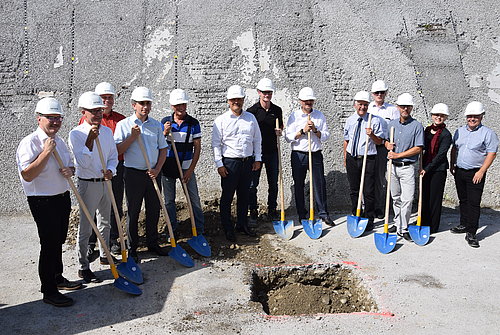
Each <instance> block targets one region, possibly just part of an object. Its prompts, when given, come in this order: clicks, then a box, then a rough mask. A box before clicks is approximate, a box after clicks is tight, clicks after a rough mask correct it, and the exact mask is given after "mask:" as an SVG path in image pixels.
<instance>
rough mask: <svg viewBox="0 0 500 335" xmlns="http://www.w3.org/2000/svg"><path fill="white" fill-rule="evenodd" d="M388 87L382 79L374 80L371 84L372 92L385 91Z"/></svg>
mask: <svg viewBox="0 0 500 335" xmlns="http://www.w3.org/2000/svg"><path fill="white" fill-rule="evenodd" d="M388 89H389V87H388V86H387V84H386V83H385V81H383V80H375V81H374V82H373V84H372V93H375V92H385V91H387V90H388Z"/></svg>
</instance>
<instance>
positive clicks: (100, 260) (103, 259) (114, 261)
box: [99, 256, 121, 265]
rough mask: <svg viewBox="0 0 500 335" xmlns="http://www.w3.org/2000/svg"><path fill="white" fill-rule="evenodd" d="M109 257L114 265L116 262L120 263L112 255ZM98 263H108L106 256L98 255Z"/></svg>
mask: <svg viewBox="0 0 500 335" xmlns="http://www.w3.org/2000/svg"><path fill="white" fill-rule="evenodd" d="M111 259H112V260H113V263H115V265H117V264H120V263H121V262H120V261H119V260H117V259H116V258H115V257H114V256H111ZM99 263H101V265H109V262H108V257H99Z"/></svg>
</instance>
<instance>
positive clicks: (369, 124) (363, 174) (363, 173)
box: [356, 114, 372, 217]
mask: <svg viewBox="0 0 500 335" xmlns="http://www.w3.org/2000/svg"><path fill="white" fill-rule="evenodd" d="M371 125H372V114H368V127H367V128H370V127H371ZM368 140H369V136H368V135H366V142H365V154H364V156H363V167H362V168H361V182H360V185H359V193H358V206H357V207H356V216H358V217H359V216H361V200H362V199H363V189H364V186H365V172H366V160H367V158H368Z"/></svg>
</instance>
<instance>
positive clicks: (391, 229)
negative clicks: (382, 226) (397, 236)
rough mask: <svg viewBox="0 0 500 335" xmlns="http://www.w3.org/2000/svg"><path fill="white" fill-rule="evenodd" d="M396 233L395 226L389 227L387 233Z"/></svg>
mask: <svg viewBox="0 0 500 335" xmlns="http://www.w3.org/2000/svg"><path fill="white" fill-rule="evenodd" d="M397 231H398V228H396V226H390V227H389V233H395V232H397Z"/></svg>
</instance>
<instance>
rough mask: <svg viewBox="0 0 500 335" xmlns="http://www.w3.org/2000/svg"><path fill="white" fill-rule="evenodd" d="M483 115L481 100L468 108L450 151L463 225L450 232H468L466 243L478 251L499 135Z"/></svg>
mask: <svg viewBox="0 0 500 335" xmlns="http://www.w3.org/2000/svg"><path fill="white" fill-rule="evenodd" d="M484 114H485V109H484V106H483V104H482V103H480V102H479V101H472V102H471V103H469V104H468V105H467V108H466V109H465V117H466V119H467V124H466V125H465V126H462V127H460V128H458V129H457V130H456V131H455V134H454V135H453V146H452V148H451V164H450V172H451V174H453V175H454V176H455V186H456V188H457V194H458V200H459V202H460V224H459V225H458V226H456V227H453V228H452V229H451V232H452V233H454V234H463V233H465V240H466V241H467V243H469V245H470V246H471V247H473V248H479V242H478V240H477V237H476V232H477V229H478V227H479V216H480V214H481V213H480V211H481V197H482V195H483V189H484V182H485V179H486V171H487V170H488V168H489V167H490V166H491V164H492V163H493V160H494V159H495V157H496V155H497V150H498V136H497V135H496V134H495V132H494V131H493V130H491V129H490V128H488V127H486V126H484V125H483V124H482V123H481V122H482V120H483V117H484Z"/></svg>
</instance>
